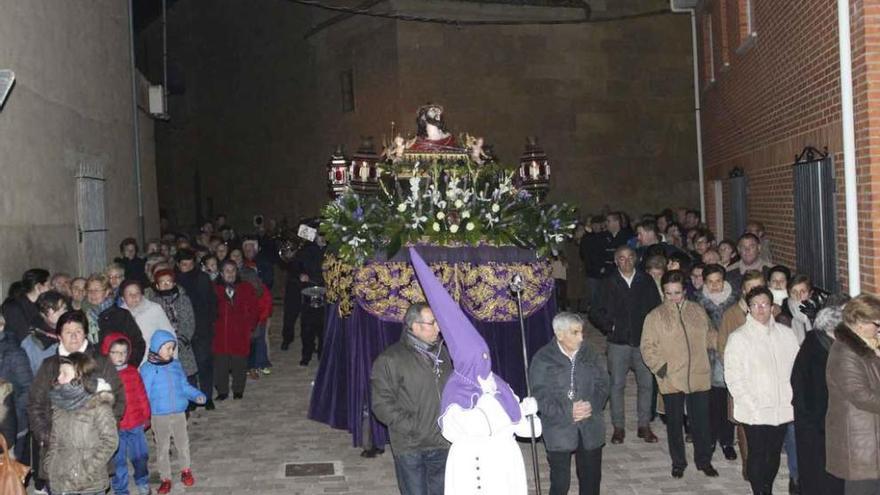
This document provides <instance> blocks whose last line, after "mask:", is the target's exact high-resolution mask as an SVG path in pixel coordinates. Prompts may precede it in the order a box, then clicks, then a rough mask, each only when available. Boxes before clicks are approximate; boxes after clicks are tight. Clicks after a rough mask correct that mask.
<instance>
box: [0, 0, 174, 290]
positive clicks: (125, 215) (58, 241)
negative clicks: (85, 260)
mask: <svg viewBox="0 0 880 495" xmlns="http://www.w3.org/2000/svg"><path fill="white" fill-rule="evenodd" d="M0 12H2V13H3V14H2V16H0V68H4V69H6V68H8V69H12V70H14V71H15V73H16V79H17V80H16V83H15V86H14V87H13V89H12V92H11V93H10V95H9V98H8V100H7V102H6V104H5V106H4V107H3V108H2V110H0V150H2V153H0V169H2V174H3V194H2V196H0V290H2V291H3V292H4V293H5V291H6V288H7V287H8V286H9V284H10V283H11V282H13V281H14V280H17V279H18V278H19V277H20V276H21V273H22V272H23V271H24V270H25V269H27V268H29V267H33V266H42V267H45V268H47V269H50V270H52V271H55V270H63V271H67V272H71V273H79V272H80V271H81V267H80V263H79V246H78V240H77V239H78V236H77V213H76V211H77V208H76V194H75V191H76V188H75V179H74V175H75V172H76V170H77V167H78V166H79V164H80V163H82V162H84V161H86V162H91V163H97V164H100V166H102V167H103V169H104V175H105V178H106V182H105V190H106V197H105V208H106V222H107V228H108V232H107V255H108V257H111V256H114V255H116V253H117V252H118V243H119V241H120V240H121V239H122V238H123V237H126V236H137V231H138V219H137V199H136V192H135V180H134V174H133V171H134V165H133V153H134V152H133V143H132V124H131V123H132V111H131V73H130V69H129V61H130V57H129V48H128V47H129V42H128V39H129V31H128V4H127V2H124V1H119V0H70V1H65V2H56V1H49V0H29V1H26V2H22V1H18V0H0ZM141 123H142V126H141V128H142V129H143V133H142V136H141V137H142V141H141V142H142V145H143V146H142V151H143V163H142V167H143V179H144V201H145V212H146V220H147V221H146V225H147V233H148V234H149V235H155V234H156V231H157V228H158V207H157V199H156V189H155V172H154V170H155V166H154V162H153V161H152V157H153V155H154V152H153V149H152V148H153V140H152V137H151V135H152V129H151V128H150V125H149V124H150V119H148V118H147V117H146V116H143V115H142V120H141Z"/></svg>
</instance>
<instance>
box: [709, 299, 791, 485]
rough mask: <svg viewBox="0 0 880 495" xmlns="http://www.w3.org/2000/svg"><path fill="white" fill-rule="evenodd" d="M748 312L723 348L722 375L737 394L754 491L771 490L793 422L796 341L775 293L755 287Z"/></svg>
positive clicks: (737, 413) (735, 409)
mask: <svg viewBox="0 0 880 495" xmlns="http://www.w3.org/2000/svg"><path fill="white" fill-rule="evenodd" d="M746 304H747V305H748V308H749V314H748V315H747V316H746V323H745V325H743V326H741V327H739V328H738V329H736V330H735V331H734V332H733V333H732V334H731V335H730V338H729V339H728V341H727V347H726V348H725V350H724V379H725V381H726V382H727V389H728V391H730V395H731V396H732V397H733V418H734V419H735V420H736V421H738V422H739V423H741V424H742V425H743V427H744V429H745V432H746V439H747V440H748V445H749V456H748V460H747V464H746V472H747V474H748V478H749V483H751V485H752V492H753V493H756V494H765V493H772V491H773V480H774V479H775V478H776V473H777V471H779V458H780V454H781V451H782V442H783V440H784V439H785V432H786V429H787V427H788V424H789V423H791V422H792V421H794V408H793V407H792V405H791V401H792V390H791V381H790V379H791V369H792V367H793V366H794V360H795V358H796V357H797V353H798V349H799V346H798V341H797V338H796V337H795V335H794V332H792V330H791V328H789V327H787V326H785V325H783V324H781V323H778V322H776V321H775V320H774V319H773V313H772V310H773V294H772V293H771V292H770V289H767V288H766V287H756V288H754V289H752V290H751V291H750V292H749V293H748V294H747V295H746Z"/></svg>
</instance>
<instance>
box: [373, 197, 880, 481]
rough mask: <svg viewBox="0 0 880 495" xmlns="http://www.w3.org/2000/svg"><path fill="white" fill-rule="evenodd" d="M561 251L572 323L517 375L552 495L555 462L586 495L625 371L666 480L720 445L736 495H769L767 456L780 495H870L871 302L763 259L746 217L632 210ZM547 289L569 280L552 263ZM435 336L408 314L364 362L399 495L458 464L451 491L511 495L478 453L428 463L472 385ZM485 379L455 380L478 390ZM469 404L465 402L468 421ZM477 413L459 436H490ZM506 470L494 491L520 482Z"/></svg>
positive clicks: (430, 323) (616, 419) (766, 250)
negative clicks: (579, 277) (784, 481)
mask: <svg viewBox="0 0 880 495" xmlns="http://www.w3.org/2000/svg"><path fill="white" fill-rule="evenodd" d="M579 253H580V258H581V261H582V262H583V266H584V272H583V282H582V283H583V288H584V290H585V292H586V297H585V298H583V302H584V304H582V307H581V312H582V313H584V314H585V315H586V318H584V317H582V316H581V315H580V314H578V313H573V312H566V311H563V312H560V313H558V314H557V315H556V316H555V318H554V320H553V331H554V334H555V338H554V339H553V340H552V341H551V342H550V343H548V344H547V345H546V346H544V347H543V348H541V349H540V350H538V351H537V352H536V353H535V355H534V357H533V359H532V361H531V363H530V369H529V378H530V381H531V385H532V394H533V396H534V397H532V398H526V399H525V400H523V401H522V404H521V407H522V411H523V412H522V415H523V416H526V415H528V414H533V413H531V412H526V410H527V408H526V407H525V406H524V404H526V402H527V400H531V399H534V400H535V401H536V403H537V414H536V416H534V419H535V420H540V425H541V432H542V436H543V444H544V449H545V451H546V455H547V459H548V462H549V466H550V493H551V494H552V495H557V494H564V493H568V491H569V487H570V466H571V457H572V456H574V457H575V462H576V466H577V469H576V473H577V476H578V480H579V486H580V490H579V493H581V494H582V495H583V494H597V493H599V490H600V485H601V483H600V481H601V474H602V450H603V448H604V446H605V441H606V433H605V416H604V410H605V407H606V401H607V402H608V403H610V418H611V427H612V431H611V436H610V440H611V444H612V445H614V444H622V443H623V442H625V441H626V435H627V432H626V418H625V410H626V408H625V404H624V402H625V400H624V397H625V394H624V391H625V385H626V378H627V375H628V373H629V372H630V370H632V371H633V372H634V374H635V378H636V384H637V393H636V397H637V401H636V411H637V422H636V425H637V429H636V436H637V437H638V438H639V439H640V441H644V442H647V443H649V444H650V443H656V442H658V441H659V439H658V437H657V436H656V435H655V434H654V432H653V430H652V423H653V422H655V420H656V418H658V417H659V418H660V420H661V421H662V422H663V423H665V427H666V431H667V442H668V449H669V455H670V457H671V459H670V460H671V476H672V477H673V478H681V477H683V476H684V472H685V470H686V467H687V465H688V461H687V458H686V449H685V445H686V443H688V442H690V443H692V444H693V457H694V459H693V462H694V464H695V466H696V468H697V470H699V471H701V472H702V473H703V474H704V475H705V476H708V477H717V476H719V472H718V470H717V469H716V468H715V467H714V466H713V458H714V456H715V453H716V451H720V453H721V455H722V456H723V457H724V458H725V459H726V460H727V461H730V462H733V461H736V460H737V459H740V462H741V463H742V476H743V479H744V480H745V481H746V482H748V483H749V485H750V486H751V489H752V492H753V493H755V494H769V493H772V491H773V484H774V481H775V479H776V477H777V474H778V470H779V465H780V462H781V459H782V451H783V449H784V450H785V452H786V461H787V463H788V472H789V480H788V487H789V492H790V493H804V494H816V495H835V494H841V495H843V494H846V495H861V494H874V495H877V494H880V350H878V347H880V338H878V335H880V334H878V332H880V299H878V298H877V297H875V296H872V295H870V294H862V295H859V296H857V297H854V298H852V299H849V298H848V297H847V296H844V295H841V294H829V293H827V292H825V291H824V290H822V289H821V288H819V287H814V286H813V284H812V281H811V280H810V277H809V276H808V275H807V274H801V273H794V272H793V271H792V269H791V268H790V267H786V266H783V265H781V264H776V263H774V261H773V254H772V249H771V243H770V239H769V237H768V236H767V235H766V234H765V232H764V228H763V226H762V225H761V224H760V223H759V222H750V223H749V224H748V226H747V229H746V231H745V232H743V233H742V234H741V235H740V236H739V237H738V238H736V239H717V238H716V237H715V235H714V233H713V232H711V231H710V230H709V229H707V228H706V227H705V225H703V224H701V221H700V213H699V212H697V211H694V210H687V209H679V210H677V211H672V210H665V211H663V212H661V213H660V214H657V215H645V216H644V217H642V218H641V219H640V221H639V222H638V223H636V224H635V225H634V226H633V225H632V224H631V223H630V220H629V217H628V216H627V215H625V214H623V213H620V212H609V213H607V214H606V215H602V216H596V217H592V218H591V219H590V220H589V222H588V223H587V225H585V226H584V230H583V232H582V236H581V237H580V239H579ZM554 278H557V279H566V282H567V285H568V287H569V288H571V287H572V283H574V281H573V280H572V277H571V274H567V273H566V265H565V263H564V260H561V259H557V260H555V266H554ZM577 283H580V281H577ZM560 285H561V284H557V287H559V286H560ZM563 287H564V286H563ZM557 295H558V296H559V297H561V298H562V300H561V301H560V303H561V305H565V304H566V303H567V302H569V301H566V300H565V292H564V291H562V292H557ZM429 300H430V298H429ZM432 305H433V303H432ZM432 310H433V312H432ZM586 320H589V322H590V323H591V324H592V326H593V327H594V328H596V329H597V330H598V331H599V332H601V333H602V334H603V335H604V336H605V337H606V340H607V348H606V352H605V353H604V354H601V353H599V352H597V350H596V349H594V348H592V346H591V345H590V344H589V343H588V341H587V340H586V339H584V338H583V333H584V331H586V330H588V326H587V325H586ZM438 322H439V323H440V326H439V328H438ZM452 329H453V326H450V325H447V327H446V328H444V326H443V319H442V318H440V317H439V316H438V313H437V309H436V308H433V307H426V306H413V308H411V311H408V312H407V317H406V319H405V321H404V332H403V335H402V337H401V341H400V343H399V344H398V345H395V346H392V347H390V348H389V349H387V350H386V351H385V352H383V354H382V355H380V357H379V358H378V359H377V360H376V361H375V363H374V367H373V374H372V387H373V389H372V407H373V413H374V414H375V415H376V417H377V418H378V419H379V420H380V421H382V422H384V423H385V424H386V425H388V427H389V429H390V432H391V447H392V451H393V454H394V462H395V469H396V472H397V477H398V485H399V487H400V490H401V493H403V494H439V493H443V492H444V480H445V481H446V482H447V483H448V482H449V480H450V479H455V480H458V479H460V477H461V470H462V469H463V470H464V472H466V473H470V474H469V475H472V477H471V478H469V479H470V481H471V482H472V485H474V486H473V487H471V488H472V489H471V490H467V493H519V492H520V491H521V490H519V489H517V490H515V491H504V490H508V489H507V488H505V489H504V490H498V489H497V486H507V485H505V484H504V483H500V484H499V481H498V479H496V478H498V477H497V473H496V476H495V477H493V476H490V475H489V474H488V473H485V472H483V471H480V467H481V466H483V462H482V461H481V458H480V457H479V456H477V457H476V460H475V461H473V462H471V463H469V464H468V465H466V466H465V465H460V463H456V465H455V468H454V469H453V468H451V467H450V466H448V465H446V456H447V455H448V452H449V450H448V449H449V448H450V442H452V449H453V450H455V448H456V447H455V441H456V439H457V438H459V437H458V436H457V435H455V434H454V433H453V434H447V430H448V429H449V428H448V427H447V426H446V423H447V421H448V419H447V418H448V414H449V412H450V410H451V409H450V407H452V406H450V405H449V404H448V403H447V402H446V401H445V400H444V399H443V397H445V394H446V393H447V392H446V391H447V390H448V388H449V387H447V384H448V383H450V381H452V380H460V379H461V376H462V374H463V373H473V369H472V367H470V366H469V367H467V369H465V370H461V371H460V370H459V368H458V364H457V362H456V359H455V357H454V356H453V358H452V366H451V367H450V365H449V364H450V363H449V359H448V355H447V354H446V351H445V347H444V344H443V340H444V338H445V334H446V333H447V332H448V331H452ZM450 377H451V378H450ZM489 378H491V377H489ZM486 379H487V378H486V377H485V376H483V375H482V374H478V375H477V376H476V378H474V379H472V380H471V381H472V382H473V383H474V385H476V384H477V383H479V386H481V387H483V388H482V391H483V393H485V392H486V391H487V390H488V389H487V388H486V387H485V384H484V382H485V380H486ZM493 390H494V389H493ZM479 394H480V391H479V390H477V391H475V392H474V393H473V395H471V396H470V397H471V398H470V399H469V400H470V404H471V406H472V407H473V409H474V410H479V409H480V401H481V400H482V399H478V397H480V395H479ZM498 400H499V401H501V400H502V399H501V398H499V399H498ZM514 417H516V418H519V416H518V415H516V414H513V415H511V418H514ZM438 418H439V419H438ZM490 419H491V414H490V413H486V412H483V416H477V417H474V418H473V422H472V423H471V424H470V425H469V426H470V427H471V428H473V429H475V431H478V432H481V433H479V435H488V436H492V433H491V432H492V428H491V424H492V421H491V420H490ZM479 428H483V429H484V430H485V429H488V430H487V432H482V430H480V429H479ZM502 432H503V434H502V435H503V436H506V437H510V433H508V432H507V430H502ZM517 434H518V435H519V434H520V433H517ZM487 442H488V440H487ZM737 446H738V452H737V449H736V447H737ZM511 465H512V466H513V467H511V468H510V469H512V470H513V471H511V473H512V474H508V475H507V476H506V477H500V478H499V479H502V478H503V479H505V480H506V479H519V478H520V477H519V475H518V473H517V472H514V471H518V470H519V469H521V468H520V467H518V466H519V464H518V463H512V464H511ZM451 470H452V471H455V473H454V474H452V475H450V471H451ZM523 479H524V478H523ZM492 480H495V481H492ZM457 486H458V485H457ZM447 488H448V487H447ZM523 490H524V489H523ZM445 491H446V493H450V491H449V490H448V489H446V490H445ZM454 493H459V492H454ZM461 493H464V492H461ZM523 493H524V491H523Z"/></svg>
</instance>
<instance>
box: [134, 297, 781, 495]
mask: <svg viewBox="0 0 880 495" xmlns="http://www.w3.org/2000/svg"><path fill="white" fill-rule="evenodd" d="M280 310H281V308H280V307H277V308H276V312H275V316H274V317H273V322H275V324H274V325H273V328H272V346H271V349H272V351H271V352H272V354H271V358H272V363H273V364H274V366H275V367H274V368H273V372H272V374H271V375H269V376H264V377H262V378H261V379H260V380H258V381H249V382H248V384H247V390H246V391H245V397H244V399H243V400H240V401H233V400H231V399H230V400H227V401H225V402H218V403H217V409H216V410H215V411H204V410H201V409H200V410H198V411H197V412H196V413H194V414H193V416H192V418H191V420H190V430H189V431H190V438H191V442H192V458H193V472H194V473H195V476H196V480H197V483H196V486H194V487H192V488H189V489H186V490H185V492H184V488H183V486H182V485H181V484H180V482H179V480H175V486H174V493H189V494H204V495H229V494H260V495H275V494H278V495H280V494H302V495H312V494H326V493H348V494H389V495H390V494H396V493H398V492H397V487H396V483H395V478H394V469H393V464H392V458H391V452H390V450H389V451H386V453H385V454H384V455H382V456H380V457H377V458H375V459H364V458H362V457H360V455H359V454H360V450H359V449H356V448H353V447H352V446H351V437H350V435H349V434H348V433H347V432H345V431H341V430H334V429H332V428H330V427H328V426H326V425H324V424H321V423H316V422H314V421H310V420H308V419H307V418H306V411H307V408H308V401H309V393H310V386H311V380H312V378H313V376H314V374H315V371H316V369H317V362H313V363H312V364H311V365H310V366H309V367H308V368H302V367H300V366H298V362H299V357H300V356H299V340H297V341H296V342H295V345H294V346H293V347H292V348H291V350H290V351H287V352H281V351H279V350H278V342H277V336H278V334H279V328H278V326H277V324H278V322H280V321H281V315H280ZM298 337H299V334H298V333H297V338H298ZM589 338H590V342H591V343H592V344H593V345H601V344H602V342H603V340H602V339H600V338H597V336H596V334H595V331H592V330H591V332H590V337H589ZM634 391H635V382H634V380H633V379H632V377H631V379H630V385H629V386H628V387H627V405H628V406H631V405H632V406H633V407H634V404H635V398H634V393H635V392H634ZM606 415H607V411H606ZM627 420H628V421H633V422H634V421H635V411H634V410H632V409H631V408H629V407H628V410H627ZM608 421H609V424H610V420H608ZM653 428H654V432H655V433H657V435H658V436H659V437H660V443H657V444H646V443H643V442H642V441H641V440H640V439H638V438H636V435H635V424H634V423H633V424H630V425H628V429H627V439H626V442H624V444H623V445H611V444H610V442H609V443H608V444H607V445H606V447H605V449H604V459H603V470H602V471H603V473H602V476H603V479H602V493H605V494H640V495H649V494H694V495H697V494H699V495H711V494H718V495H720V494H747V493H750V490H749V487H748V485H747V483H746V482H745V481H743V480H742V478H741V476H740V463H739V461H734V462H731V461H727V460H724V458H723V457H721V454H720V452H716V454H715V459H714V465H715V467H716V468H717V469H718V471H719V472H720V473H721V476H720V477H718V478H714V479H712V478H707V477H706V476H704V475H703V474H702V473H701V472H699V471H697V470H696V469H695V468H694V466H693V464H692V457H691V452H692V451H691V449H690V446H688V458H689V461H691V465H690V466H689V467H688V469H687V471H685V476H684V478H683V479H681V480H676V479H673V478H672V477H671V476H670V474H669V472H670V467H671V465H670V460H669V457H668V454H667V448H666V431H665V428H664V426H663V424H662V423H661V422H660V421H659V420H658V421H655V422H654V423H653ZM608 430H609V431H608V434H609V436H610V434H611V431H610V430H611V428H610V427H609V428H608ZM150 443H152V442H150ZM521 446H522V450H523V456H524V459H525V461H526V466H527V468H529V469H530V466H531V464H530V463H531V454H530V448H529V445H528V444H527V443H522V444H521ZM151 448H152V445H151ZM538 456H539V460H540V462H541V478H542V488H543V491H544V493H546V492H547V489H548V488H549V479H548V475H549V471H548V468H547V462H546V459H545V457H544V449H543V446H542V445H539V446H538ZM172 462H173V461H172ZM293 462H332V463H334V465H335V468H336V474H335V475H333V476H324V477H303V478H285V477H284V464H285V463H293ZM573 464H574V462H572V468H573V467H574V466H573ZM529 474H530V475H531V472H530V473H529ZM530 477H531V476H530ZM787 477H788V475H787V470H786V468H785V459H784V457H783V460H782V468H781V469H780V474H779V476H778V478H777V483H776V489H775V491H776V493H787ZM152 478H153V479H154V480H155V481H158V473H156V472H155V471H153V472H152ZM572 479H573V484H574V483H576V481H574V480H576V477H575V475H574V474H572ZM155 486H156V485H155V484H154V485H153V487H154V490H155ZM571 493H577V487H576V484H574V486H572V490H571Z"/></svg>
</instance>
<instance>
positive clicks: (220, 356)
mask: <svg viewBox="0 0 880 495" xmlns="http://www.w3.org/2000/svg"><path fill="white" fill-rule="evenodd" d="M311 223H312V224H313V225H314V222H311ZM273 233H274V232H273V231H272V230H271V229H262V228H260V229H258V232H257V233H255V234H254V235H249V236H242V237H239V236H237V235H236V234H235V232H234V231H233V230H232V229H231V228H230V227H229V225H227V224H226V219H225V216H222V215H221V216H218V217H217V218H216V220H215V221H213V222H205V223H204V224H203V225H202V226H201V228H200V230H199V232H198V233H196V234H195V235H192V236H190V235H185V234H177V233H166V234H164V235H163V236H162V238H161V239H157V240H150V241H148V242H147V243H146V246H144V249H143V251H141V249H140V248H139V246H138V243H137V241H136V240H135V239H132V238H127V239H124V240H123V241H122V242H121V243H120V245H119V250H120V256H119V257H118V258H116V259H114V260H113V262H112V263H110V264H109V265H107V267H106V268H105V269H104V270H103V271H102V272H100V273H92V274H90V275H88V276H87V277H72V276H70V275H68V274H67V273H63V272H56V273H50V272H49V271H47V270H45V269H42V268H32V269H29V270H27V271H26V272H25V273H24V274H23V276H22V278H21V280H19V281H17V282H16V283H14V284H13V285H12V286H11V287H10V289H9V293H8V295H7V297H6V299H5V301H4V302H3V304H2V307H0V434H2V435H0V436H2V438H3V440H5V443H6V445H7V446H9V448H10V450H11V451H12V452H13V453H14V456H15V458H16V459H17V460H18V461H20V462H22V463H24V464H27V465H29V466H30V467H31V478H30V482H32V483H33V485H34V490H35V493H38V494H39V493H58V494H62V493H63V494H84V495H85V494H89V495H91V494H99V493H100V494H103V493H105V492H106V491H107V490H108V489H110V488H112V491H113V492H114V493H115V494H118V495H121V494H128V493H129V484H130V482H129V479H130V478H133V481H134V484H135V486H136V487H137V491H138V493H139V494H147V493H152V489H151V487H150V485H149V473H148V467H147V465H148V456H149V449H148V447H147V440H146V434H145V432H147V431H151V432H152V437H153V439H154V441H155V444H156V461H157V467H158V469H159V471H160V479H161V481H160V485H159V487H158V489H157V493H160V494H164V493H169V492H170V491H171V489H172V486H173V481H172V470H171V463H170V448H171V444H172V442H173V444H174V446H175V448H176V451H177V459H178V462H179V470H180V471H179V479H180V482H181V483H182V484H183V485H184V486H192V485H193V484H194V483H195V477H194V475H193V472H192V468H191V465H190V456H189V438H188V434H187V419H188V417H189V412H191V411H192V410H194V408H196V407H204V409H205V410H209V411H210V410H213V409H215V408H216V407H217V405H216V402H219V401H224V400H226V399H227V398H229V395H230V381H231V392H232V398H233V399H234V400H237V399H243V397H244V392H245V386H246V383H247V381H248V380H249V379H250V380H257V379H259V378H260V376H261V375H268V374H270V373H271V369H272V364H271V362H270V359H269V347H268V337H267V330H268V323H269V319H270V317H271V315H272V307H273V300H272V287H273V283H274V272H275V269H276V267H280V268H281V269H283V270H285V271H286V272H287V277H286V279H287V281H286V284H287V286H286V297H285V319H284V320H285V321H284V330H283V335H284V338H283V344H282V347H281V348H282V350H285V351H286V350H288V349H289V347H290V345H291V343H292V341H293V339H294V328H295V325H296V323H297V318H298V316H299V315H300V314H302V319H303V321H302V322H301V325H300V326H301V328H302V329H303V334H304V338H302V343H303V354H302V359H301V361H300V364H301V365H303V366H305V365H308V364H309V362H310V360H311V358H312V356H313V355H314V354H317V355H318V356H320V340H321V329H322V327H323V320H322V315H323V312H322V311H315V310H314V309H313V308H306V309H304V310H302V311H300V310H301V306H302V305H301V303H300V297H299V295H300V289H301V288H302V287H307V286H310V285H322V282H321V280H322V279H321V276H320V261H321V258H322V257H323V243H322V242H321V239H320V237H318V238H316V239H315V240H313V241H308V242H303V243H302V245H301V246H299V249H298V250H297V251H296V252H295V255H294V256H291V257H289V258H281V257H280V256H279V255H278V252H277V248H276V245H275V243H276V238H275V237H274V236H273ZM319 315H320V316H319ZM129 464H130V465H131V473H132V476H129ZM108 466H109V468H108Z"/></svg>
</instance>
